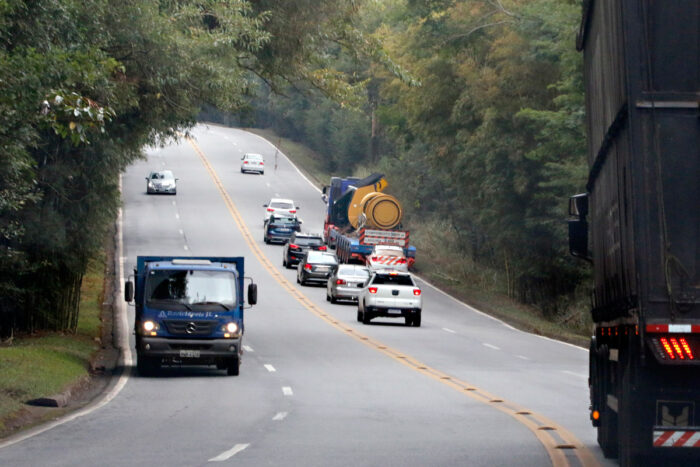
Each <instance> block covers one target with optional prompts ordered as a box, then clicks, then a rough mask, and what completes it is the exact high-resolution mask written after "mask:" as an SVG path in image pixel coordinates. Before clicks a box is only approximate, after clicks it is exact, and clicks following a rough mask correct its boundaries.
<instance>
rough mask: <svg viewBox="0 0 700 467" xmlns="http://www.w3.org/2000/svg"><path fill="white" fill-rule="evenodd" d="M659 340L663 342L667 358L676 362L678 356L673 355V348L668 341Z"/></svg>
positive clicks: (664, 339)
mask: <svg viewBox="0 0 700 467" xmlns="http://www.w3.org/2000/svg"><path fill="white" fill-rule="evenodd" d="M659 340H660V341H661V345H662V346H663V348H664V351H665V352H666V356H668V358H670V359H671V360H675V359H676V355H675V354H674V353H673V348H672V347H671V344H669V343H668V339H666V338H665V337H662V338H661V339H659Z"/></svg>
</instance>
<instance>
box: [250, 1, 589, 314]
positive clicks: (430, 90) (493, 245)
mask: <svg viewBox="0 0 700 467" xmlns="http://www.w3.org/2000/svg"><path fill="white" fill-rule="evenodd" d="M579 21H580V5H579V2H576V1H568V0H511V1H501V0H481V1H454V0H432V1H417V0H386V1H376V2H367V3H366V4H365V8H364V9H363V10H362V16H361V25H362V29H363V31H364V33H365V34H367V35H369V36H371V37H373V38H374V39H375V40H376V41H377V42H380V43H382V44H384V48H385V50H386V53H387V54H388V56H389V57H391V59H392V61H393V62H394V64H395V67H396V68H398V69H400V70H401V73H392V72H391V69H390V68H387V67H377V66H376V65H375V64H374V63H372V62H368V61H366V60H363V59H362V58H361V57H357V56H352V55H348V54H347V53H345V52H344V51H343V49H341V48H335V49H332V50H331V53H333V57H334V59H335V63H336V66H337V68H338V69H340V70H344V72H345V73H347V74H348V75H349V76H352V77H354V78H355V79H357V80H358V81H362V82H363V83H365V85H366V87H365V88H366V95H365V99H364V101H363V103H362V105H360V106H359V107H358V106H352V105H339V104H338V103H336V102H334V101H333V100H331V99H328V98H326V97H325V96H323V94H322V93H318V92H314V91H313V90H312V89H304V90H303V91H304V92H298V91H297V90H289V92H288V93H287V94H284V95H280V94H279V93H277V94H275V93H269V94H268V95H266V96H264V97H262V98H260V99H259V100H257V101H256V102H255V103H254V105H253V107H254V113H253V115H252V116H251V117H250V122H251V124H252V125H255V126H261V127H268V126H269V127H272V128H274V129H275V130H276V131H277V132H278V133H280V134H282V135H284V136H287V137H290V138H296V139H299V140H300V141H303V142H304V143H305V144H307V145H309V146H310V147H312V148H313V149H314V150H315V151H317V152H319V153H320V154H322V155H323V156H324V158H325V161H326V169H327V170H328V171H329V172H330V173H333V174H334V175H339V176H346V175H351V174H357V175H366V174H368V173H369V172H371V171H380V172H384V173H385V174H386V175H387V178H388V180H389V183H390V185H391V186H390V188H389V189H390V190H392V192H393V193H394V194H396V195H397V196H399V198H400V199H402V200H404V202H405V204H407V206H406V207H407V211H408V212H407V214H408V220H407V222H406V225H407V227H408V228H410V229H411V230H412V231H413V232H414V235H412V239H414V240H415V241H416V242H418V243H419V245H418V246H419V247H420V248H419V252H420V253H419V255H420V256H422V257H424V258H428V257H429V258H431V260H430V261H431V262H436V261H437V262H438V263H439V268H441V269H442V270H443V271H447V275H448V276H451V277H452V278H454V277H455V276H456V277H457V281H459V282H467V283H468V282H471V283H478V284H482V285H483V286H486V287H493V288H494V289H496V290H499V291H502V292H503V293H507V294H508V295H510V296H511V297H513V298H514V299H516V300H518V301H520V302H522V303H527V304H534V305H536V306H537V307H539V308H540V309H541V310H543V312H544V313H545V314H546V315H547V316H549V317H552V318H556V317H566V316H569V315H571V313H572V312H573V313H576V312H577V311H579V312H580V311H582V310H583V308H585V307H579V308H580V309H578V310H577V309H573V310H572V308H571V303H572V302H574V303H575V302H576V300H577V298H576V297H581V296H584V295H585V283H586V282H585V281H586V274H587V272H586V268H585V266H582V265H581V264H577V263H576V262H574V261H573V260H572V259H571V258H570V257H569V256H568V244H567V234H566V223H565V219H566V202H567V200H568V197H569V196H570V195H572V194H574V193H577V192H579V191H580V190H582V188H583V186H584V184H585V176H586V162H585V135H584V127H583V117H584V96H583V83H582V69H581V66H582V57H581V56H580V55H579V54H578V52H576V50H575V47H574V39H575V36H576V31H577V28H578V25H579ZM407 200H410V202H406V201H407ZM415 233H417V234H418V235H415ZM420 256H419V263H418V267H419V268H420V267H422V266H423V267H424V266H425V264H426V263H425V261H424V262H422V264H421V262H420ZM448 278H449V277H448ZM578 302H579V303H581V302H582V300H581V299H580V298H579V299H578ZM584 305H585V304H584Z"/></svg>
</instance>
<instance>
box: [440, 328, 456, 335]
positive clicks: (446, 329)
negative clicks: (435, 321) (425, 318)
mask: <svg viewBox="0 0 700 467" xmlns="http://www.w3.org/2000/svg"><path fill="white" fill-rule="evenodd" d="M442 330H443V331H445V332H449V333H450V334H457V331H453V330H452V329H450V328H442Z"/></svg>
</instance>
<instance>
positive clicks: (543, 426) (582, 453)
mask: <svg viewBox="0 0 700 467" xmlns="http://www.w3.org/2000/svg"><path fill="white" fill-rule="evenodd" d="M187 141H188V142H189V143H190V145H191V146H192V148H193V149H194V151H195V152H196V153H197V155H198V156H199V158H200V159H201V160H202V163H203V164H204V167H205V168H206V169H207V171H208V172H209V175H210V176H211V178H212V180H213V181H214V185H215V186H216V188H217V189H218V190H219V193H220V194H221V197H222V198H223V200H224V203H225V204H226V207H227V208H228V211H229V213H230V214H231V217H232V218H233V220H234V222H235V223H236V225H237V226H238V228H239V230H240V231H241V234H242V235H243V238H244V239H245V241H246V243H247V244H248V247H249V248H250V250H251V251H252V252H253V255H255V257H256V258H257V259H258V261H259V262H260V264H261V265H262V266H263V267H264V268H265V270H267V271H268V272H269V273H270V275H271V276H272V277H273V278H274V279H275V280H276V281H277V282H278V283H279V284H280V285H281V286H282V288H283V289H285V290H286V291H287V292H289V293H290V295H292V296H293V297H294V298H295V299H296V300H297V301H298V302H299V303H301V304H302V305H303V306H304V307H305V308H306V309H308V310H309V311H310V312H312V313H313V314H315V315H316V316H318V317H319V318H321V319H322V320H324V321H326V322H327V323H328V324H330V325H331V326H333V327H334V328H336V329H338V330H339V331H341V332H343V333H344V334H346V335H347V336H350V337H352V338H353V339H355V340H357V341H359V342H362V343H363V344H365V345H367V346H369V347H371V348H373V349H375V350H377V351H379V352H381V353H383V354H384V355H386V356H388V357H390V358H392V359H394V360H396V361H398V362H399V363H401V364H403V365H406V366H407V367H409V368H411V369H412V370H414V371H417V372H419V373H422V374H424V375H425V376H428V377H430V378H433V379H434V380H436V381H439V382H440V383H442V384H444V385H446V386H449V387H451V388H453V389H455V390H457V391H460V392H461V393H463V394H465V395H467V396H469V397H471V398H472V399H474V400H477V401H479V402H481V403H484V404H486V405H489V406H491V407H493V408H494V409H496V410H499V411H501V412H503V413H505V414H507V415H509V416H510V417H512V418H514V419H515V420H517V421H518V422H519V423H522V424H523V425H525V426H526V427H527V428H528V429H529V430H530V431H532V432H533V434H534V435H535V436H536V437H537V439H538V440H540V442H541V443H542V445H543V446H544V448H545V450H546V451H547V454H548V455H549V458H550V459H551V461H552V465H553V466H555V467H564V466H569V465H572V462H573V464H574V465H581V466H585V467H588V466H597V465H599V464H598V462H597V461H596V459H595V457H594V456H593V454H592V453H591V451H590V450H589V449H588V448H587V447H586V446H584V445H583V444H582V443H581V442H580V441H579V440H578V439H577V438H576V437H575V436H574V435H573V434H572V433H571V432H569V431H568V430H566V429H565V428H564V427H562V426H560V425H558V424H556V423H555V422H553V421H552V420H549V419H548V418H546V417H544V416H542V415H540V414H537V413H534V412H532V411H530V410H527V409H525V408H523V407H520V406H518V405H517V404H514V403H512V402H509V401H506V400H503V399H501V398H499V397H497V396H495V395H493V394H490V393H489V392H487V391H484V390H483V389H480V388H478V387H476V386H474V385H473V384H469V383H467V382H466V381H462V380H460V379H458V378H455V377H453V376H450V375H448V374H446V373H443V372H442V371H440V370H437V369H435V368H431V367H429V366H428V365H425V364H423V363H421V362H419V361H418V360H416V359H414V358H413V357H411V356H410V355H407V354H406V353H404V352H400V351H398V350H396V349H392V348H391V347H389V346H387V345H384V344H382V343H381V342H379V341H377V340H375V339H372V338H371V337H368V336H365V335H363V334H361V333H360V332H358V331H356V330H355V329H353V328H351V327H349V326H348V325H346V324H345V323H342V322H340V321H338V320H337V319H336V318H335V317H333V316H332V315H330V314H328V313H326V312H325V311H324V310H323V309H321V308H319V307H318V306H316V305H315V304H314V303H313V302H312V301H311V300H310V299H309V298H308V297H306V296H305V295H304V294H303V293H301V292H300V291H299V290H297V288H296V287H295V286H294V285H293V284H292V283H291V282H290V281H289V280H287V278H285V277H284V276H283V275H282V274H281V273H280V272H279V270H278V269H277V268H276V267H275V266H274V265H273V264H272V262H271V261H270V260H269V259H268V258H267V256H265V254H264V253H263V252H262V250H261V249H260V247H259V246H258V244H257V243H256V242H255V240H254V239H253V236H252V234H251V233H250V230H249V229H248V227H247V225H246V224H245V222H244V221H243V217H242V216H241V214H240V212H239V211H238V209H237V208H236V205H235V204H234V202H233V200H232V199H231V197H230V196H229V194H228V192H227V191H226V189H225V188H224V185H223V183H222V182H221V179H220V178H219V176H218V175H217V174H216V171H215V170H214V168H213V167H212V165H211V163H210V162H209V160H208V159H207V157H206V155H205V154H204V152H203V151H202V150H201V149H200V147H199V146H198V145H197V143H196V142H195V141H194V140H193V139H192V138H189V137H187Z"/></svg>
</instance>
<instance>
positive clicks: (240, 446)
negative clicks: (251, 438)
mask: <svg viewBox="0 0 700 467" xmlns="http://www.w3.org/2000/svg"><path fill="white" fill-rule="evenodd" d="M248 446H250V444H236V445H235V446H234V447H232V448H231V449H229V450H228V451H224V452H222V453H221V454H219V455H218V456H216V457H212V458H211V459H209V462H223V461H225V460H228V459H230V458H232V457H233V456H235V455H236V454H238V453H239V452H241V451H243V450H244V449H245V448H247V447H248Z"/></svg>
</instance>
